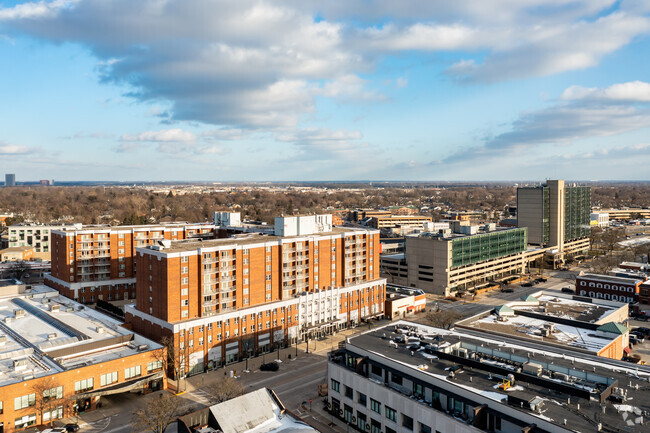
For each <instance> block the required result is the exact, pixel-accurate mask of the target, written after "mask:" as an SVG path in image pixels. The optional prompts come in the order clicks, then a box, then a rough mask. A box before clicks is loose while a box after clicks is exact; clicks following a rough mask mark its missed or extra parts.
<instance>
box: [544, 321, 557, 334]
mask: <svg viewBox="0 0 650 433" xmlns="http://www.w3.org/2000/svg"><path fill="white" fill-rule="evenodd" d="M544 329H548V330H549V332H555V323H544Z"/></svg>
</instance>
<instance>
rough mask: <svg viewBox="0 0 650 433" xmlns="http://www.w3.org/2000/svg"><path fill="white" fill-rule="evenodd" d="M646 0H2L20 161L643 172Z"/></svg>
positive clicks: (470, 172) (313, 176)
mask: <svg viewBox="0 0 650 433" xmlns="http://www.w3.org/2000/svg"><path fill="white" fill-rule="evenodd" d="M649 38H650V1H648V0H634V1H628V0H619V1H614V0H553V1H551V0H476V1H469V0H468V1H448V0H428V1H424V0H419V1H414V0H400V1H394V0H377V1H370V0H342V1H339V0H332V1H326V2H324V1H314V0H275V1H273V2H270V1H269V2H267V1H248V0H237V1H219V0H190V1H188V0H138V1H133V0H102V1H98V0H41V1H15V0H0V172H2V173H16V179H17V180H18V181H19V182H20V181H28V180H38V179H55V180H59V181H82V180H85V181H93V180H97V181H138V180H141V181H173V180H179V181H291V180H293V181H327V180H331V181H341V180H388V181H390V180H414V181H416V180H419V181H429V180H431V181H437V180H440V181H444V180H450V181H454V180H479V181H480V180H486V181H492V180H512V181H519V180H522V181H523V180H543V179H547V178H560V179H567V180H650V39H649Z"/></svg>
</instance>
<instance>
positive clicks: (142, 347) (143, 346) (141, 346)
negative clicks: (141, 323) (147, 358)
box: [138, 344, 149, 352]
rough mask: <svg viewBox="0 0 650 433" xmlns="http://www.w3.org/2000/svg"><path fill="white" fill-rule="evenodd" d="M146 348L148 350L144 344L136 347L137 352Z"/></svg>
mask: <svg viewBox="0 0 650 433" xmlns="http://www.w3.org/2000/svg"><path fill="white" fill-rule="evenodd" d="M148 348H149V346H148V345H146V344H141V345H139V346H138V351H139V352H142V351H143V350H147V349H148Z"/></svg>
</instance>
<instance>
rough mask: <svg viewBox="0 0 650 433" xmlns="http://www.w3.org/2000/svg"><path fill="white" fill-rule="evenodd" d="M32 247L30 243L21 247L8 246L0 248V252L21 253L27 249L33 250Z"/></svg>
mask: <svg viewBox="0 0 650 433" xmlns="http://www.w3.org/2000/svg"><path fill="white" fill-rule="evenodd" d="M33 249H34V247H33V246H31V245H25V246H21V247H9V248H5V249H4V250H0V254H7V253H21V252H25V251H29V250H33Z"/></svg>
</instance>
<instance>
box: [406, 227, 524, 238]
mask: <svg viewBox="0 0 650 433" xmlns="http://www.w3.org/2000/svg"><path fill="white" fill-rule="evenodd" d="M468 227H469V226H468ZM524 229H525V227H499V226H496V227H494V228H493V229H492V230H490V231H483V230H479V231H478V232H476V233H474V234H468V233H448V234H446V235H445V236H440V235H439V234H438V233H433V232H424V233H416V234H412V235H407V236H406V237H411V238H429V239H441V240H453V239H459V238H468V237H472V236H480V235H489V234H491V233H498V232H506V231H509V230H524Z"/></svg>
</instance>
